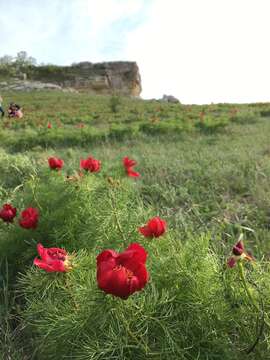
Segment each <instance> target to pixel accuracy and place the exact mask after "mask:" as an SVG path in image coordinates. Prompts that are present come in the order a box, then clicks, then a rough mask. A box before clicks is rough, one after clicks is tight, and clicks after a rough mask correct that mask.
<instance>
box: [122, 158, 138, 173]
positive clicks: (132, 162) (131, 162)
mask: <svg viewBox="0 0 270 360" xmlns="http://www.w3.org/2000/svg"><path fill="white" fill-rule="evenodd" d="M123 165H124V167H125V169H126V173H127V175H128V176H130V177H139V176H140V173H138V172H136V171H134V170H133V166H135V165H137V162H136V161H135V160H132V159H129V158H128V157H127V156H126V157H124V158H123Z"/></svg>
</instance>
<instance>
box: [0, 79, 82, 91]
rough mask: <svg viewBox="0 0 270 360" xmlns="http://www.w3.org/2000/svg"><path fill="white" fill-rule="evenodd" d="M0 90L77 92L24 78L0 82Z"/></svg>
mask: <svg viewBox="0 0 270 360" xmlns="http://www.w3.org/2000/svg"><path fill="white" fill-rule="evenodd" d="M0 90H4V91H7V90H8V91H25V92H28V91H33V90H35V91H41V90H57V91H64V92H78V91H77V90H75V89H72V88H62V87H61V86H59V85H56V84H50V83H43V82H40V81H24V80H11V81H9V82H6V81H2V82H0Z"/></svg>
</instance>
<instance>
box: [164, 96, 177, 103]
mask: <svg viewBox="0 0 270 360" xmlns="http://www.w3.org/2000/svg"><path fill="white" fill-rule="evenodd" d="M160 100H161V101H164V102H168V103H173V104H179V103H180V101H179V100H178V99H177V98H176V97H174V96H173V95H163V97H162V99H160Z"/></svg>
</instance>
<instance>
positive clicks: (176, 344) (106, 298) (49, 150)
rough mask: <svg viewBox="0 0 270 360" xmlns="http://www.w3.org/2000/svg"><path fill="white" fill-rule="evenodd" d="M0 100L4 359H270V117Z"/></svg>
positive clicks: (71, 98) (230, 109)
mask: <svg viewBox="0 0 270 360" xmlns="http://www.w3.org/2000/svg"><path fill="white" fill-rule="evenodd" d="M2 96H3V98H4V101H5V102H6V103H5V102H4V104H3V105H4V106H5V105H7V103H8V102H11V101H16V103H19V104H20V105H21V106H22V107H23V112H24V117H23V118H22V119H20V120H14V119H12V120H9V119H8V118H6V117H5V118H4V119H3V120H1V123H0V141H1V142H0V199H1V203H0V221H1V222H0V232H1V236H0V271H1V272H0V354H1V356H2V359H4V360H6V359H8V360H28V359H37V360H50V359H52V360H56V359H57V360H59V359H80V360H87V359H89V360H90V359H91V360H101V359H104V360H105V359H119V360H121V359H123V360H124V359H130V360H142V359H162V360H163V359H164V360H174V359H177V360H193V359H194V360H195V359H197V360H221V359H222V360H238V359H239V360H241V359H254V360H255V359H256V360H260V359H266V360H267V359H270V104H250V105H236V104H233V105H228V104H218V105H215V104H212V105H208V106H196V105H181V104H167V103H162V102H158V101H143V100H139V99H133V100H132V99H127V98H119V97H116V96H114V97H111V98H110V97H101V96H99V97H94V96H89V95H87V94H73V93H66V94H64V93H55V92H52V93H50V92H36V93H6V94H2Z"/></svg>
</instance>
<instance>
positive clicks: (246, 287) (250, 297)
mask: <svg viewBox="0 0 270 360" xmlns="http://www.w3.org/2000/svg"><path fill="white" fill-rule="evenodd" d="M238 269H239V274H240V278H241V280H242V283H243V286H244V289H245V291H246V294H247V297H248V298H249V300H250V302H251V304H252V305H253V307H254V308H255V309H256V310H257V311H258V312H261V310H260V308H259V306H258V305H257V303H256V301H255V299H254V297H253V296H252V293H251V291H250V288H249V287H248V284H247V280H246V277H245V272H244V267H243V264H242V262H241V261H238Z"/></svg>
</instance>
